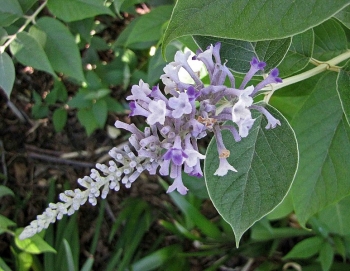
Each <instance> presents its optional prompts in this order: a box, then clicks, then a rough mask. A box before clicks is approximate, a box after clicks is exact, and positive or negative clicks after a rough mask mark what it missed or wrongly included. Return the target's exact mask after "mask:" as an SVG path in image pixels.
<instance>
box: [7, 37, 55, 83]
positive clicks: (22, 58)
mask: <svg viewBox="0 0 350 271" xmlns="http://www.w3.org/2000/svg"><path fill="white" fill-rule="evenodd" d="M10 49H11V53H12V54H13V55H14V56H15V57H16V58H17V60H18V61H19V62H21V63H22V64H23V65H26V66H31V67H33V68H34V69H38V70H41V71H46V72H48V73H50V74H52V75H53V76H55V77H56V74H55V72H54V71H53V69H52V67H51V64H50V62H49V59H48V58H47V56H46V54H45V51H44V49H43V48H42V47H41V45H40V44H39V42H38V41H37V40H36V39H35V38H33V37H32V36H30V35H29V34H28V33H26V32H21V33H18V34H17V36H16V39H15V40H14V41H13V42H12V43H11V46H10Z"/></svg>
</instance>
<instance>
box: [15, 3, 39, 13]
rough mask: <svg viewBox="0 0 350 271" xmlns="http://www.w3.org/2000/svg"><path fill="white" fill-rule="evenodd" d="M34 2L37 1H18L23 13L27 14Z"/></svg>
mask: <svg viewBox="0 0 350 271" xmlns="http://www.w3.org/2000/svg"><path fill="white" fill-rule="evenodd" d="M36 2H37V0H18V3H19V4H20V5H21V8H22V10H23V12H24V13H25V12H27V11H28V10H29V9H30V8H31V7H32V6H33V5H34V4H35V3H36Z"/></svg>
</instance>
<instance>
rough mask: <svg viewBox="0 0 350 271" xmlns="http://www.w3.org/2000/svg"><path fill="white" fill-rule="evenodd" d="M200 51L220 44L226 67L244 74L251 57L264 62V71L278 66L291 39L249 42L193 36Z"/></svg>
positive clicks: (248, 66) (247, 69) (248, 67)
mask: <svg viewBox="0 0 350 271" xmlns="http://www.w3.org/2000/svg"><path fill="white" fill-rule="evenodd" d="M194 40H195V41H196V42H197V43H198V45H199V47H201V49H202V50H205V49H206V48H207V46H209V45H210V44H213V45H214V44H215V43H216V42H221V49H220V55H221V58H222V59H225V60H227V63H226V66H227V67H229V68H230V69H232V70H233V71H235V72H241V73H246V72H248V71H249V69H250V65H249V61H251V60H252V58H253V57H256V58H258V59H259V60H261V61H265V62H266V67H265V70H266V71H269V70H271V69H272V68H274V67H276V66H278V64H279V63H280V62H281V61H282V59H283V58H284V56H285V55H286V53H287V51H288V49H289V46H290V43H291V38H286V39H279V40H266V41H258V42H249V41H242V40H233V39H223V38H215V37H207V36H194Z"/></svg>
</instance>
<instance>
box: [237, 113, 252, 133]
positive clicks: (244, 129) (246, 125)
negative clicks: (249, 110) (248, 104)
mask: <svg viewBox="0 0 350 271" xmlns="http://www.w3.org/2000/svg"><path fill="white" fill-rule="evenodd" d="M254 121H255V119H252V118H251V116H246V117H245V118H244V119H240V120H239V121H238V122H236V123H237V125H238V128H239V135H240V136H241V137H247V136H248V133H249V130H250V128H252V126H253V124H254Z"/></svg>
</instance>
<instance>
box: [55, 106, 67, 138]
mask: <svg viewBox="0 0 350 271" xmlns="http://www.w3.org/2000/svg"><path fill="white" fill-rule="evenodd" d="M52 121H53V126H54V127H55V131H56V132H61V131H62V130H63V128H64V126H65V125H66V122H67V110H65V109H64V108H57V109H56V110H55V112H53V115H52Z"/></svg>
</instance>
